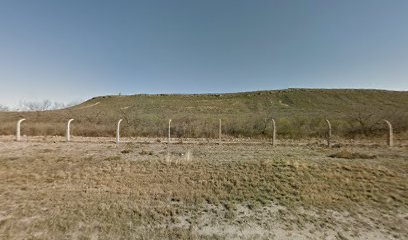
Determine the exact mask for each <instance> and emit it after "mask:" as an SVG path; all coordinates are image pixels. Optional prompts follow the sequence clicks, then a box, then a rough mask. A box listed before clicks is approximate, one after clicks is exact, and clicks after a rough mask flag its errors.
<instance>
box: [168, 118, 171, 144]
mask: <svg viewBox="0 0 408 240" xmlns="http://www.w3.org/2000/svg"><path fill="white" fill-rule="evenodd" d="M170 131H171V119H170V120H169V132H168V133H169V136H168V144H170V138H171V132H170Z"/></svg>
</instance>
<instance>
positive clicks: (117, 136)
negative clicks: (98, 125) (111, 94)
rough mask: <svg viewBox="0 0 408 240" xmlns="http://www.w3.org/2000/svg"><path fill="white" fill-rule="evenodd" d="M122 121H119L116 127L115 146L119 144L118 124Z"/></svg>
mask: <svg viewBox="0 0 408 240" xmlns="http://www.w3.org/2000/svg"><path fill="white" fill-rule="evenodd" d="M122 120H123V119H119V121H118V124H117V125H116V144H119V142H120V123H121V122H122Z"/></svg>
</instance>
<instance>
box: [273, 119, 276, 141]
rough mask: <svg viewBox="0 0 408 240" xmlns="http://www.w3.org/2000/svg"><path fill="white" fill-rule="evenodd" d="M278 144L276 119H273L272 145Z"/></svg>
mask: <svg viewBox="0 0 408 240" xmlns="http://www.w3.org/2000/svg"><path fill="white" fill-rule="evenodd" d="M275 145H276V123H275V119H272V146H275Z"/></svg>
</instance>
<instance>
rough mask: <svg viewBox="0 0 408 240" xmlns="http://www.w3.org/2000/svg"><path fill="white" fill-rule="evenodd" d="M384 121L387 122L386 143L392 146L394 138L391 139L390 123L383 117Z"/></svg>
mask: <svg viewBox="0 0 408 240" xmlns="http://www.w3.org/2000/svg"><path fill="white" fill-rule="evenodd" d="M384 122H385V123H386V124H387V126H388V134H387V144H388V146H390V147H392V146H393V145H394V140H393V137H394V136H393V135H394V134H393V132H392V125H391V123H390V122H389V121H388V120H385V119H384Z"/></svg>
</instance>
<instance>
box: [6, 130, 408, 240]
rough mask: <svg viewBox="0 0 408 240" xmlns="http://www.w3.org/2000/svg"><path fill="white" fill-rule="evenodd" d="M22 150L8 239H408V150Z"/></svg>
mask: <svg viewBox="0 0 408 240" xmlns="http://www.w3.org/2000/svg"><path fill="white" fill-rule="evenodd" d="M12 139H13V137H11V136H9V137H0V202H1V205H0V239H27V238H29V239H162V238H173V239H179V238H182V239H191V238H193V239H194V238H200V239H202V238H207V239H224V238H227V239H236V238H243V239H253V238H255V239H294V238H296V239H297V238H299V239H322V238H323V239H394V238H400V239H401V238H402V239H404V238H405V239H407V238H408V231H407V229H406V226H407V225H408V176H407V175H408V148H407V145H405V144H401V145H400V146H397V147H395V148H392V149H390V148H386V147H384V146H382V145H380V144H373V143H370V144H367V145H361V143H359V144H360V145H358V146H357V147H353V146H351V145H350V143H349V142H348V143H347V144H348V145H347V144H344V143H343V144H342V145H338V146H337V147H336V148H332V149H327V148H325V147H323V146H322V143H323V142H319V141H318V140H316V141H310V142H303V143H300V142H293V141H286V142H281V145H280V146H278V147H276V148H272V147H271V146H270V145H269V144H261V143H259V144H248V143H236V144H223V145H217V144H214V143H211V142H210V143H208V142H206V141H200V142H199V143H198V142H195V144H185V143H188V142H189V141H188V140H187V141H186V140H184V142H183V144H181V142H180V141H178V140H175V142H179V144H171V145H167V144H165V143H162V142H158V140H157V139H123V140H124V141H130V140H132V141H134V142H132V143H123V144H120V145H119V146H116V145H115V144H113V143H112V142H111V141H113V140H114V139H110V138H106V139H105V138H93V139H90V138H86V139H83V138H75V139H74V142H72V143H65V142H63V138H50V137H48V138H42V137H32V138H29V139H24V141H23V142H14V141H12ZM160 141H164V139H162V140H160ZM191 143H193V142H191ZM338 153H341V154H338ZM352 153H358V154H359V155H357V156H359V158H355V157H353V156H356V154H354V155H353V154H352ZM332 154H337V155H336V156H344V157H350V158H351V159H344V158H335V157H334V158H333V157H329V155H332ZM353 158H354V159H353Z"/></svg>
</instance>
